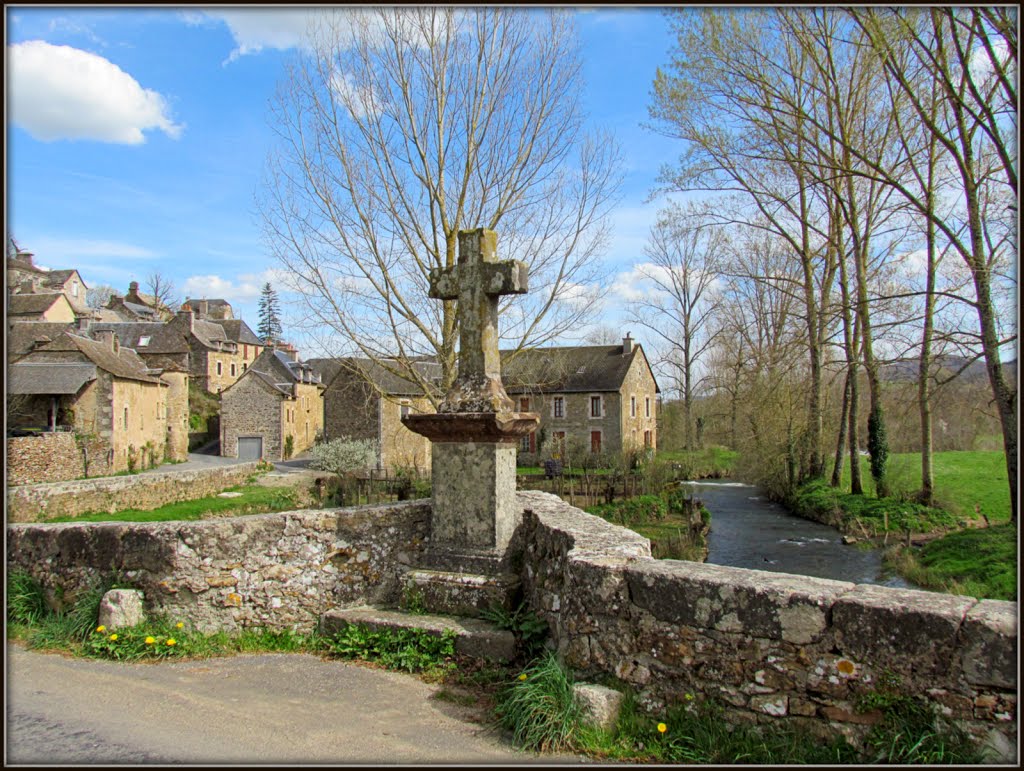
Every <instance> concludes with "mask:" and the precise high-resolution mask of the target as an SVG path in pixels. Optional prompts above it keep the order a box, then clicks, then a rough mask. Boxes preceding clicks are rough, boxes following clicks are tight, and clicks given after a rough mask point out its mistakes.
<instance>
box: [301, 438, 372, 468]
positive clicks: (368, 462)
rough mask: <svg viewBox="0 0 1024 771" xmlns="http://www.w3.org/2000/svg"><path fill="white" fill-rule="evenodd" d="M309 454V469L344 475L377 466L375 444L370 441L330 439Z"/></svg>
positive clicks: (316, 446)
mask: <svg viewBox="0 0 1024 771" xmlns="http://www.w3.org/2000/svg"><path fill="white" fill-rule="evenodd" d="M309 454H310V455H311V456H312V460H310V462H309V467H310V468H311V469H316V470H319V471H328V472H330V473H332V474H338V475H339V476H340V475H344V474H351V473H354V472H357V471H364V470H366V469H369V468H372V467H373V466H375V465H377V442H375V441H374V440H372V439H349V438H347V437H342V438H341V439H332V440H331V441H329V442H324V443H323V444H318V445H315V446H314V447H313V448H312V449H311V450H310V451H309Z"/></svg>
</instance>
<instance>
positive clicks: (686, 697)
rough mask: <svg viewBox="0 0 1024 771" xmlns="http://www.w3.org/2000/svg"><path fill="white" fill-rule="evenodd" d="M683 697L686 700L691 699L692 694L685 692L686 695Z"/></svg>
mask: <svg viewBox="0 0 1024 771" xmlns="http://www.w3.org/2000/svg"><path fill="white" fill-rule="evenodd" d="M684 698H685V699H686V700H687V701H693V694H692V693H688V694H686V696H685V697H684Z"/></svg>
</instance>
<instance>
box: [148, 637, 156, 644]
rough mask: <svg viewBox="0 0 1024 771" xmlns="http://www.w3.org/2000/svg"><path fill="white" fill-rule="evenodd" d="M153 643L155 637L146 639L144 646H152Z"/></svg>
mask: <svg viewBox="0 0 1024 771" xmlns="http://www.w3.org/2000/svg"><path fill="white" fill-rule="evenodd" d="M155 642H156V638H155V637H147V638H146V645H152V644H153V643H155Z"/></svg>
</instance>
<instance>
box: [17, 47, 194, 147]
mask: <svg viewBox="0 0 1024 771" xmlns="http://www.w3.org/2000/svg"><path fill="white" fill-rule="evenodd" d="M7 51H8V65H9V67H10V70H9V72H10V81H9V87H10V91H9V94H10V102H9V104H10V109H11V120H12V122H14V123H15V124H16V125H19V126H21V127H22V128H23V129H25V130H26V131H27V132H28V133H29V134H31V135H32V136H33V137H35V138H36V139H39V140H42V141H44V142H51V141H54V140H58V139H92V140H96V141H99V142H111V143H116V144H129V145H137V144H142V143H144V142H145V141H146V137H145V135H144V134H143V132H144V131H148V130H153V129H156V130H159V131H163V132H164V133H165V134H167V135H168V136H169V137H171V138H173V139H177V138H178V136H180V135H181V131H182V128H183V126H181V125H178V124H175V123H174V122H173V121H172V120H171V118H170V116H169V115H168V107H167V102H166V100H165V99H164V97H162V96H161V95H160V94H158V93H157V92H156V91H152V90H150V89H147V88H143V87H142V86H141V85H139V83H138V81H136V80H135V78H133V77H132V76H131V75H129V74H128V73H127V72H125V71H124V70H122V69H121V68H120V67H118V66H117V65H116V64H114V63H113V62H111V61H109V60H107V59H104V58H103V57H102V56H98V55H96V54H93V53H89V52H88V51H82V50H80V49H78V48H72V47H70V46H55V45H51V44H50V43H47V42H45V41H43V40H29V41H26V42H24V43H16V44H14V45H11V46H8V49H7Z"/></svg>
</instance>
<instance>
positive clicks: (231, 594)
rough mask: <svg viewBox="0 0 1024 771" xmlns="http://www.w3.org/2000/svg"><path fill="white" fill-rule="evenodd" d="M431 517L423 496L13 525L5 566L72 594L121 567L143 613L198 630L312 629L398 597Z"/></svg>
mask: <svg viewBox="0 0 1024 771" xmlns="http://www.w3.org/2000/svg"><path fill="white" fill-rule="evenodd" d="M429 519H430V507H429V505H428V504H426V503H423V502H420V503H404V504H388V505H382V506H372V507H366V506H364V507H360V508H356V509H324V510H305V511H290V512H285V513H280V514H259V515H253V516H248V517H237V518H233V519H211V520H204V521H199V522H154V523H133V524H121V523H98V524H86V523H67V524H51V525H11V526H9V527H8V529H7V534H8V541H7V543H8V550H7V553H8V560H9V561H8V569H9V570H10V569H18V570H24V571H27V572H29V573H31V574H32V575H34V576H35V577H36V578H37V579H38V580H39V581H40V582H41V583H42V584H43V586H44V588H45V589H47V590H48V593H51V594H53V595H54V596H64V597H67V598H69V599H73V598H74V596H75V594H76V592H78V591H79V590H81V589H83V588H86V587H88V586H90V585H91V584H92V583H94V582H96V581H98V580H100V579H101V578H104V577H106V576H108V575H109V574H110V571H111V570H117V571H119V574H120V578H119V580H121V581H126V582H128V583H130V584H131V585H132V586H134V587H136V588H138V589H141V590H142V592H143V594H144V600H145V605H146V609H147V611H149V612H158V613H164V614H167V615H168V616H169V617H171V618H172V619H175V620H181V621H184V622H185V623H187V624H189V625H190V626H195V627H197V628H199V629H202V630H205V631H214V630H221V629H223V630H229V631H231V630H236V629H239V628H245V627H270V628H278V629H282V628H288V629H295V630H301V631H304V632H308V631H310V630H312V629H314V628H315V627H316V626H317V624H318V623H319V621H320V617H321V616H322V615H323V614H324V613H325V612H326V611H328V610H332V609H335V608H339V607H345V606H351V605H360V604H363V603H366V602H375V603H396V602H397V601H398V600H399V599H400V597H401V589H402V585H401V576H402V575H403V573H404V572H405V570H406V569H407V568H408V567H409V566H411V565H412V564H414V560H415V559H416V558H417V557H418V555H419V553H420V551H421V549H422V547H423V545H424V542H425V540H426V538H427V533H428V527H429Z"/></svg>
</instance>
